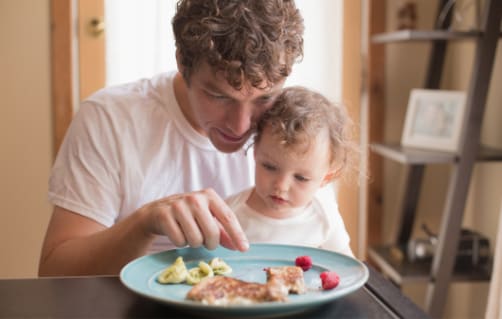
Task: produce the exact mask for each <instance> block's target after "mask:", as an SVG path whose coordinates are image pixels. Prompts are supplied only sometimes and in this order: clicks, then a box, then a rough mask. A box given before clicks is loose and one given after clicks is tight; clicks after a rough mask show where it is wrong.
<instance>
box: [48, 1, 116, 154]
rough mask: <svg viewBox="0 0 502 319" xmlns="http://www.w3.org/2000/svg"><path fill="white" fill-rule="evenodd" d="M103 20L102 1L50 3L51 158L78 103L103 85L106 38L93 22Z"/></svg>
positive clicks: (57, 148) (55, 152)
mask: <svg viewBox="0 0 502 319" xmlns="http://www.w3.org/2000/svg"><path fill="white" fill-rule="evenodd" d="M103 16H104V0H51V74H52V79H51V84H52V101H53V102H52V104H53V119H54V123H53V127H54V130H53V136H54V142H53V154H54V156H55V155H56V154H57V151H58V150H59V146H60V145H61V142H62V140H63V137H64V135H65V133H66V130H67V128H68V126H69V124H70V122H71V119H72V117H73V114H74V112H75V110H76V109H77V108H78V104H79V102H80V101H81V100H82V98H85V97H87V96H88V95H89V94H90V93H92V92H94V91H96V90H97V89H99V88H102V87H103V86H104V85H105V74H106V71H105V34H104V32H102V33H99V34H98V33H97V32H96V27H97V28H99V27H100V26H99V25H96V24H97V23H96V22H93V21H98V22H99V19H101V18H102V17H103ZM93 24H94V27H93ZM73 26H78V27H77V28H74V27H73Z"/></svg>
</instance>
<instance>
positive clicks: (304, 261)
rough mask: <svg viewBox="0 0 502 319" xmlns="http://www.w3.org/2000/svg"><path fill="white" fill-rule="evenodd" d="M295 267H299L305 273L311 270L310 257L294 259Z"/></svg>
mask: <svg viewBox="0 0 502 319" xmlns="http://www.w3.org/2000/svg"><path fill="white" fill-rule="evenodd" d="M295 265H297V266H298V267H301V268H302V269H303V271H307V270H309V269H310V268H312V258H311V257H310V256H299V257H296V260H295Z"/></svg>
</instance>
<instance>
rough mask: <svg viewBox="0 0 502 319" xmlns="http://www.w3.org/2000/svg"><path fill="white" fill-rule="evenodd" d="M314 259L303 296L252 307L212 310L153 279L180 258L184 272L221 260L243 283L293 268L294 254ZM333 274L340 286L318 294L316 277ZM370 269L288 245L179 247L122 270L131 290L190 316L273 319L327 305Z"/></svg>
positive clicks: (359, 282)
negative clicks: (201, 263)
mask: <svg viewBox="0 0 502 319" xmlns="http://www.w3.org/2000/svg"><path fill="white" fill-rule="evenodd" d="M304 255H308V256H310V257H312V261H313V266H312V268H311V269H310V270H308V271H306V272H305V273H304V278H305V285H306V288H307V293H306V294H302V295H289V296H288V301H287V302H267V303H261V304H255V305H236V306H210V305H204V304H201V303H198V302H193V301H190V300H186V299H185V296H186V294H187V292H188V291H189V290H190V289H191V288H192V286H190V285H187V284H170V285H163V284H159V283H158V282H157V280H156V278H157V276H158V275H159V274H160V273H161V272H162V270H164V269H165V268H166V267H168V266H169V265H171V264H172V263H173V262H174V260H175V259H176V258H177V257H178V256H182V257H183V260H184V261H185V264H186V266H187V268H189V269H190V268H192V267H196V266H197V265H198V263H199V261H201V260H204V261H206V262H208V261H210V260H211V259H212V258H213V257H220V258H223V260H225V262H227V263H228V264H229V265H230V267H232V269H233V272H232V274H231V275H230V276H231V277H234V278H238V279H241V280H245V281H251V282H259V283H265V281H266V274H265V271H264V268H267V267H277V266H291V265H294V264H295V259H296V257H298V256H304ZM327 270H329V271H335V272H336V273H337V274H338V275H339V276H340V284H339V285H338V286H337V287H336V288H334V289H332V290H322V289H321V280H320V278H319V275H320V273H321V272H323V271H327ZM368 274H369V272H368V269H367V267H366V266H365V265H364V264H363V263H362V262H360V261H358V260H356V259H354V258H351V257H348V256H345V255H342V254H338V253H335V252H331V251H327V250H322V249H316V248H309V247H302V246H289V245H275V244H252V245H251V247H250V249H249V250H248V251H247V252H245V253H241V252H238V251H233V250H228V249H225V248H222V247H220V248H217V249H215V250H207V249H204V248H182V249H175V250H169V251H164V252H160V253H156V254H152V255H146V256H143V257H140V258H138V259H135V260H133V261H131V262H130V263H128V264H127V265H126V266H124V268H122V270H121V272H120V279H121V281H122V283H123V284H124V285H125V286H126V287H127V288H129V289H130V290H132V291H133V292H135V293H137V294H140V295H142V296H145V297H147V298H150V299H154V300H157V301H160V302H163V303H166V304H169V305H171V306H175V307H179V308H182V310H186V311H190V312H192V313H194V312H195V313H204V314H220V315H239V316H261V315H263V316H276V315H286V314H291V313H295V312H301V311H306V310H309V309H311V308H313V307H316V306H319V305H321V304H324V303H326V302H329V301H332V300H334V299H337V298H340V297H342V296H345V295H347V294H349V293H351V292H353V291H355V290H357V289H359V288H360V287H362V286H363V285H364V283H365V282H366V281H367V280H368Z"/></svg>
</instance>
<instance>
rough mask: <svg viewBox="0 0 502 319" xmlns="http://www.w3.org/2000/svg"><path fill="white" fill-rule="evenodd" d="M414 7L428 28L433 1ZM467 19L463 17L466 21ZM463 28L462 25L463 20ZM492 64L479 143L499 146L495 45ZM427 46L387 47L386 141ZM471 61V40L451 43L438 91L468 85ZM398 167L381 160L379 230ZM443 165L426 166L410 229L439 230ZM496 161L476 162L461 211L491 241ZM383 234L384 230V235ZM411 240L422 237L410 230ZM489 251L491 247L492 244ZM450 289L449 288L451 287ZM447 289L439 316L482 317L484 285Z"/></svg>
mask: <svg viewBox="0 0 502 319" xmlns="http://www.w3.org/2000/svg"><path fill="white" fill-rule="evenodd" d="M400 2H401V1H399V0H388V7H387V15H388V20H387V21H388V25H387V29H388V30H392V29H395V26H396V23H395V12H396V6H397V5H398V4H399V3H400ZM416 3H417V5H418V21H419V26H418V27H419V28H431V27H432V25H433V19H434V14H435V11H436V6H437V1H435V0H427V1H416ZM469 17H470V16H467V18H469ZM465 22H466V23H467V24H468V23H469V20H468V21H465ZM498 45H499V48H498V50H497V57H496V63H495V67H494V70H493V76H492V81H491V86H490V91H489V97H488V104H487V109H486V114H485V118H484V122H483V130H482V143H483V144H486V145H489V146H492V147H497V148H502V126H501V125H500V119H502V105H501V103H500V101H501V100H502V91H501V90H500V89H497V87H500V83H501V81H502V45H501V41H499V44H498ZM429 48H430V46H429V44H426V43H403V44H392V45H388V46H387V56H386V60H387V62H386V81H387V82H386V83H387V85H386V99H387V103H386V105H387V110H386V121H387V126H386V131H385V138H386V140H387V141H393V142H397V141H399V140H400V138H401V131H402V124H403V119H404V116H405V110H406V104H407V100H408V94H409V90H410V89H411V88H415V87H421V86H422V85H423V79H424V76H425V68H426V63H427V60H426V59H427V54H428V52H429ZM473 58H474V42H473V41H456V42H451V44H450V46H449V50H448V54H447V60H446V61H447V62H446V69H445V73H444V78H443V80H442V88H444V89H453V90H457V89H458V90H465V89H466V88H467V87H468V85H469V76H470V74H471V67H472V62H473ZM401 170H402V166H401V165H399V164H396V163H393V162H391V161H386V164H385V174H386V181H387V183H386V185H385V194H386V195H385V198H386V200H385V201H384V202H385V204H384V205H385V208H384V211H385V212H388V213H389V214H387V215H386V217H385V218H386V222H385V225H386V226H384V227H387V228H389V227H391V225H392V224H393V223H392V220H394V219H395V212H396V207H395V205H394V203H395V202H396V197H395V196H396V194H398V193H399V192H398V188H399V186H400V185H398V184H397V183H395V182H393V181H395V180H396V179H398V177H399V175H400V173H401ZM448 177H449V165H431V166H428V167H427V168H426V172H425V180H424V185H423V187H422V195H423V196H422V197H421V200H420V201H419V207H418V215H417V222H416V225H415V226H419V225H420V224H421V223H423V222H426V223H427V225H429V226H430V227H431V228H432V229H433V230H437V229H438V228H439V223H440V218H441V212H442V209H443V204H444V196H445V191H446V188H447V186H448ZM501 180H502V162H494V163H477V164H476V167H475V169H474V173H473V178H472V181H471V184H470V190H469V196H468V200H467V209H466V212H465V215H464V216H465V217H464V222H463V227H467V228H471V229H475V230H477V231H480V232H482V233H483V234H485V235H487V236H488V237H489V238H490V242H491V244H492V245H493V243H495V236H496V230H497V229H496V227H497V225H498V223H497V221H498V218H499V212H500V199H501V197H502V191H501V182H500V181H501ZM383 233H384V234H385V233H389V232H388V231H384V232H383ZM414 236H421V237H423V236H424V234H423V233H422V232H421V231H420V230H418V229H417V227H415V232H414ZM491 248H492V251H493V249H494V247H493V246H492V247H491ZM498 249H500V247H499V248H498ZM452 287H453V288H454V289H451V288H452ZM451 288H450V292H449V295H448V303H447V305H446V308H445V318H482V317H483V316H484V309H485V307H486V299H487V295H488V283H487V282H485V283H454V284H453V285H452V286H451ZM404 291H405V292H406V293H407V294H409V295H410V296H411V297H412V298H413V299H414V300H415V301H416V302H417V303H418V304H422V305H423V303H424V296H425V295H424V294H425V285H421V284H412V285H407V286H405V287H404Z"/></svg>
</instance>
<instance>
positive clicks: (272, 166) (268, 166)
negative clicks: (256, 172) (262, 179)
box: [261, 163, 276, 171]
mask: <svg viewBox="0 0 502 319" xmlns="http://www.w3.org/2000/svg"><path fill="white" fill-rule="evenodd" d="M261 165H262V166H263V168H265V169H266V170H267V171H275V170H276V167H275V166H274V165H271V164H268V163H263V164H261Z"/></svg>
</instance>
